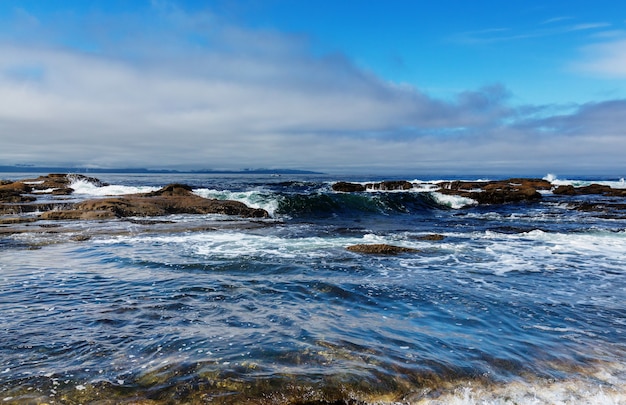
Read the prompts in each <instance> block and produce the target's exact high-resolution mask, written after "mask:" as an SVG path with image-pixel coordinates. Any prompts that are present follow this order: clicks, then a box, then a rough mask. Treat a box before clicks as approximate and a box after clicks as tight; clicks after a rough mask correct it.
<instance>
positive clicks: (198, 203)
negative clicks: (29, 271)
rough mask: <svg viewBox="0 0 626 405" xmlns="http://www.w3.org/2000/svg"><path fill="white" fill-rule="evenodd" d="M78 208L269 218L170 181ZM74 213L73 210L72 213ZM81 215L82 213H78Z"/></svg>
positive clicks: (120, 213)
mask: <svg viewBox="0 0 626 405" xmlns="http://www.w3.org/2000/svg"><path fill="white" fill-rule="evenodd" d="M74 211H77V212H108V213H110V214H112V215H113V216H115V217H118V218H123V217H134V216H138V217H151V216H162V215H170V214H224V215H237V216H241V217H246V218H267V217H269V214H268V213H267V211H265V210H263V209H260V208H250V207H248V206H247V205H246V204H244V203H242V202H239V201H230V200H226V201H222V200H211V199H206V198H202V197H200V196H197V195H195V194H193V192H192V188H191V187H189V186H187V185H184V184H170V185H167V186H165V187H163V188H162V189H160V190H157V191H154V192H152V193H147V194H134V195H128V196H124V197H114V198H103V199H95V200H87V201H83V202H81V203H78V204H76V205H75V207H74ZM68 215H71V214H68ZM76 215H78V216H79V217H80V215H79V214H76Z"/></svg>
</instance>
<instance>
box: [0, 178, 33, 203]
mask: <svg viewBox="0 0 626 405" xmlns="http://www.w3.org/2000/svg"><path fill="white" fill-rule="evenodd" d="M32 190H33V189H32V187H30V186H29V185H27V184H24V183H22V182H20V181H16V182H9V183H5V184H2V185H0V202H2V203H22V202H30V201H35V197H32V196H26V195H24V194H26V193H30V192H32Z"/></svg>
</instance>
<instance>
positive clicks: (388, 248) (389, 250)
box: [346, 243, 419, 255]
mask: <svg viewBox="0 0 626 405" xmlns="http://www.w3.org/2000/svg"><path fill="white" fill-rule="evenodd" d="M346 249H347V250H349V251H351V252H356V253H367V254H378V255H396V254H399V253H417V252H419V250H417V249H413V248H408V247H402V246H393V245H387V244H383V243H379V244H372V245H367V244H363V245H351V246H348V247H347V248H346Z"/></svg>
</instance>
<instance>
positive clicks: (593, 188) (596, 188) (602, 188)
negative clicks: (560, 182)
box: [552, 184, 626, 197]
mask: <svg viewBox="0 0 626 405" xmlns="http://www.w3.org/2000/svg"><path fill="white" fill-rule="evenodd" d="M552 192H553V193H554V194H557V195H590V194H599V195H603V196H607V197H626V190H624V189H619V188H612V187H610V186H606V185H603V184H590V185H588V186H583V187H574V186H572V185H564V186H558V187H557V188H555V189H554V190H553V191H552Z"/></svg>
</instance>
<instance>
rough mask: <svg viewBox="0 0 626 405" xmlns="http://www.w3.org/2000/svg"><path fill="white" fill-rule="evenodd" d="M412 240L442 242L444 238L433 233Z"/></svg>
mask: <svg viewBox="0 0 626 405" xmlns="http://www.w3.org/2000/svg"><path fill="white" fill-rule="evenodd" d="M414 239H415V240H429V241H440V240H444V239H445V236H443V235H439V234H436V233H433V234H430V235H421V236H416V237H415V238H414Z"/></svg>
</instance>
